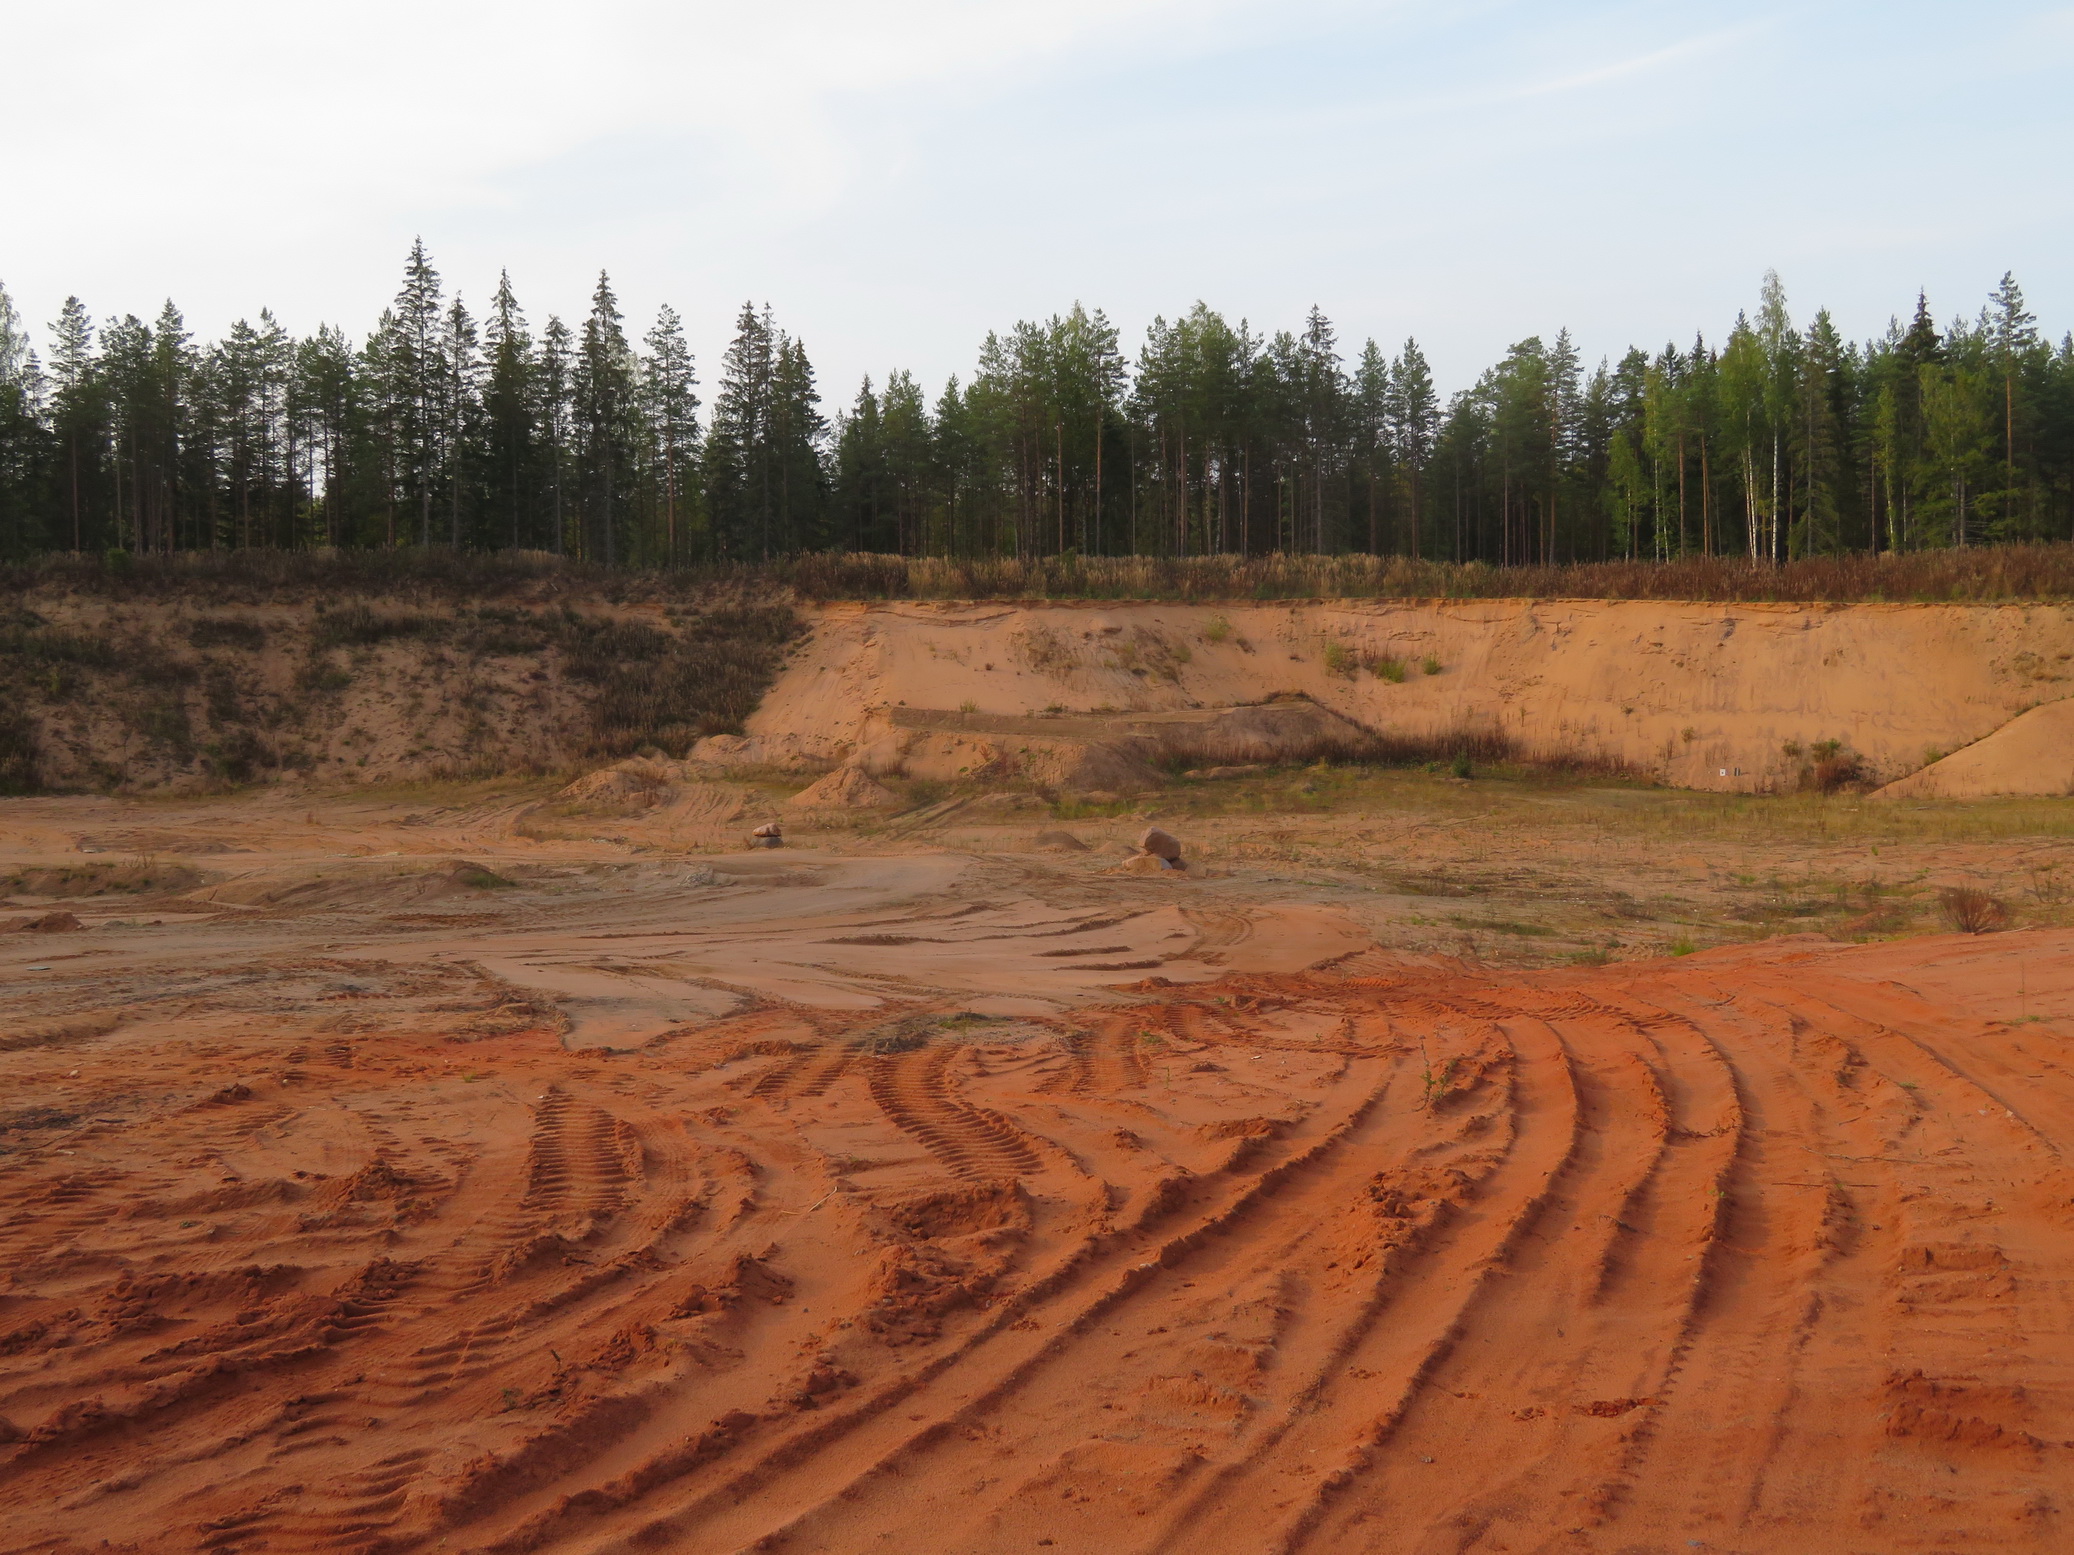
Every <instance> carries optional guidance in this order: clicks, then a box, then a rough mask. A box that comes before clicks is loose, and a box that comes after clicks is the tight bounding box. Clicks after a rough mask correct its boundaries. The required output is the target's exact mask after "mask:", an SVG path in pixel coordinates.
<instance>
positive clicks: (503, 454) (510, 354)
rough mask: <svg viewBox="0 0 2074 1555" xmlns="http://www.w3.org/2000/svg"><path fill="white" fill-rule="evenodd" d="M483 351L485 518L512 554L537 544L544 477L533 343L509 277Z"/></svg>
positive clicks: (496, 300)
mask: <svg viewBox="0 0 2074 1555" xmlns="http://www.w3.org/2000/svg"><path fill="white" fill-rule="evenodd" d="M483 345H484V356H485V358H486V361H485V367H484V374H483V390H482V412H483V436H482V481H483V509H484V517H485V519H486V520H487V521H488V523H489V524H490V526H491V529H492V532H493V533H495V534H496V535H497V536H498V538H500V539H502V538H504V537H505V536H507V535H508V536H509V537H510V543H511V546H512V548H513V549H514V550H516V549H519V548H521V547H523V546H525V545H527V544H529V543H531V542H535V541H537V540H538V539H539V538H540V536H539V534H538V532H537V523H538V513H537V507H538V500H539V499H538V491H539V488H540V486H541V484H542V483H543V481H544V479H545V478H546V472H545V471H544V470H543V469H542V468H541V460H540V453H541V442H540V426H539V417H538V411H539V404H538V399H539V391H538V387H537V385H536V382H535V378H536V375H537V373H538V365H537V363H536V362H535V360H534V351H533V337H532V334H531V332H530V331H529V330H528V329H527V328H526V315H525V312H524V311H523V310H522V309H521V308H520V307H519V301H518V297H517V295H516V294H515V293H514V292H513V291H512V289H511V273H510V272H509V271H501V272H499V274H498V277H497V291H496V295H494V296H493V297H492V298H491V299H490V311H489V315H488V316H487V317H486V318H485V319H484V321H483Z"/></svg>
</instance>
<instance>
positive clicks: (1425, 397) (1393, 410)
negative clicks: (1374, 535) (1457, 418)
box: [1385, 338, 1440, 556]
mask: <svg viewBox="0 0 2074 1555" xmlns="http://www.w3.org/2000/svg"><path fill="white" fill-rule="evenodd" d="M1385 409H1386V415H1387V419H1388V422H1389V428H1390V442H1391V450H1392V452H1393V453H1394V454H1395V456H1396V463H1397V468H1398V470H1399V471H1401V472H1402V474H1403V477H1404V481H1405V484H1406V497H1407V509H1408V512H1409V514H1410V518H1411V544H1410V547H1409V549H1410V553H1411V554H1412V555H1413V556H1423V555H1425V541H1424V536H1423V533H1422V525H1423V520H1424V512H1425V497H1424V489H1423V484H1424V478H1425V470H1426V463H1427V461H1428V460H1429V459H1430V458H1431V457H1432V455H1433V439H1434V435H1435V433H1436V431H1437V429H1438V427H1439V422H1440V400H1439V398H1438V396H1436V395H1435V394H1434V392H1433V371H1432V369H1431V368H1430V367H1428V366H1427V364H1426V356H1425V353H1424V352H1422V351H1421V350H1420V349H1419V343H1418V342H1417V341H1416V340H1412V339H1409V338H1407V339H1406V340H1405V342H1404V348H1403V349H1402V350H1401V351H1399V352H1398V353H1397V360H1396V361H1395V362H1394V363H1393V364H1392V365H1391V368H1390V397H1389V400H1388V401H1387V403H1386V407H1385Z"/></svg>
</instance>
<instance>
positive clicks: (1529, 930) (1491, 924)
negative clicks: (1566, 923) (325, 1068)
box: [1448, 918, 1556, 939]
mask: <svg viewBox="0 0 2074 1555" xmlns="http://www.w3.org/2000/svg"><path fill="white" fill-rule="evenodd" d="M1448 921H1449V922H1450V923H1452V924H1454V926H1455V927H1456V928H1458V929H1489V930H1491V931H1492V932H1493V933H1495V934H1520V935H1527V936H1530V937H1533V938H1536V939H1543V938H1547V937H1548V936H1550V935H1553V934H1554V933H1555V932H1556V931H1555V930H1554V929H1552V928H1550V927H1549V926H1548V925H1547V924H1545V923H1521V922H1520V921H1518V920H1517V919H1514V918H1450V919H1449V920H1448Z"/></svg>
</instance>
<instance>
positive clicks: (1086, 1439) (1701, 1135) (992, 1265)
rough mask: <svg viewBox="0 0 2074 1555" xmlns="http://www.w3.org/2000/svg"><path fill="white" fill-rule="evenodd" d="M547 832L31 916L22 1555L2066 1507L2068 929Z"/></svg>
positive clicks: (1515, 1546) (1680, 1521)
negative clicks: (1903, 924) (1916, 924)
mask: <svg viewBox="0 0 2074 1555" xmlns="http://www.w3.org/2000/svg"><path fill="white" fill-rule="evenodd" d="M68 805H70V806H71V808H69V809H68V808H67V806H68ZM78 809H79V807H78V805H77V804H75V803H73V802H64V803H59V802H43V801H38V802H35V803H34V804H31V805H28V806H25V807H24V808H23V809H22V810H20V811H17V812H11V814H14V815H19V816H21V817H24V819H23V820H22V821H21V822H20V823H19V825H18V829H17V830H16V832H15V833H14V835H15V836H16V837H17V838H18V839H30V838H32V837H34V836H36V835H41V833H39V832H38V831H37V828H38V827H39V826H44V825H48V824H51V823H50V822H49V821H48V820H47V819H45V820H39V819H38V817H48V816H57V815H64V816H67V817H71V818H72V819H73V820H76V819H77V812H78ZM500 816H501V819H498V818H495V817H500ZM515 824H516V822H515V820H514V817H513V815H512V814H511V813H510V812H509V811H508V810H507V811H501V812H500V811H495V810H494V809H493V810H492V811H491V812H490V814H489V816H488V817H486V816H482V815H477V816H473V817H470V816H461V817H458V818H454V819H453V820H452V821H451V824H450V826H449V827H448V828H447V829H445V830H442V829H441V828H440V827H438V826H434V825H430V824H422V825H417V826H409V827H402V826H399V827H395V828H393V829H391V830H389V831H388V832H386V833H384V834H382V835H380V836H379V838H378V841H379V842H380V843H382V844H393V843H395V842H396V841H397V840H398V839H399V838H402V837H406V836H423V837H424V842H423V844H422V846H423V847H424V848H425V849H426V851H427V852H428V853H436V850H437V849H439V848H441V847H447V848H451V847H452V846H453V844H454V839H455V837H456V836H457V835H462V834H466V835H468V836H470V837H472V838H473V839H474V840H475V841H476V842H477V843H479V844H481V845H482V846H483V848H484V849H486V850H488V851H486V852H485V853H484V855H483V856H484V857H486V858H487V859H488V860H489V861H490V862H491V863H492V864H493V865H494V866H495V867H497V868H501V869H505V870H507V871H508V872H510V873H511V874H512V875H514V876H515V877H516V878H518V881H519V883H518V884H517V885H515V886H512V887H509V888H498V889H496V890H493V891H492V890H483V889H476V888H469V887H466V886H463V885H458V884H456V883H455V882H454V881H453V880H452V879H450V878H449V877H448V876H447V875H445V874H442V873H440V872H439V871H438V870H436V869H435V870H430V871H428V870H427V869H426V868H425V864H426V862H427V861H426V860H419V861H418V868H417V871H416V872H415V873H405V872H402V871H401V870H400V868H399V864H398V861H397V860H396V859H394V858H392V859H387V860H385V859H383V858H380V857H372V856H371V857H365V858H360V859H348V858H342V857H340V852H341V849H340V848H339V846H338V838H340V837H343V836H344V835H349V834H350V830H349V828H347V827H345V826H343V825H342V824H341V823H339V822H338V821H337V819H336V818H335V817H334V818H329V819H327V817H325V816H321V815H318V814H317V813H316V812H315V811H312V812H311V817H310V818H308V819H305V818H303V817H301V816H300V814H299V813H298V814H296V815H293V816H291V815H290V814H288V812H287V810H286V807H284V806H281V805H274V806H271V807H252V808H247V809H243V810H238V811H234V812H230V813H227V814H226V816H225V818H224V820H223V821H222V823H220V828H219V829H220V831H221V833H222V835H223V837H224V838H225V839H228V838H231V837H236V838H238V839H239V841H238V843H237V845H238V846H242V847H244V848H247V849H249V850H250V851H249V852H248V853H246V854H244V855H242V856H234V855H221V856H219V858H218V860H217V861H216V862H217V863H219V864H221V863H223V862H225V861H227V860H231V859H233V858H236V859H237V860H238V861H239V862H240V863H242V864H243V865H244V866H245V870H244V873H243V875H242V876H241V878H242V879H243V881H244V887H243V889H241V890H232V889H231V888H230V886H229V885H225V886H219V887H216V888H213V893H212V894H209V895H205V896H204V897H202V898H199V899H188V900H185V902H184V905H183V904H182V903H180V902H173V901H166V902H160V903H156V904H151V905H150V906H149V907H148V908H147V909H145V910H143V911H139V910H138V909H137V908H136V907H135V906H134V905H133V904H132V905H129V906H127V907H125V908H122V909H120V910H121V911H123V912H125V913H127V914H128V915H129V916H131V917H141V918H143V919H144V920H145V922H146V923H147V925H155V926H147V927H139V928H133V929H125V928H121V927H117V926H112V924H111V921H110V920H112V919H114V918H115V917H116V913H117V911H118V909H115V908H113V907H111V906H110V905H109V904H98V905H96V904H81V914H82V916H83V917H84V918H85V919H86V920H87V921H88V922H89V924H90V925H94V924H98V925H101V926H99V927H89V929H87V930H83V931H81V932H79V933H77V934H68V935H41V934H21V935H10V936H5V937H4V938H0V1000H4V1003H0V1011H4V1015H5V1025H4V1036H0V1073H4V1075H5V1078H6V1087H5V1093H4V1094H5V1096H6V1099H7V1100H6V1111H5V1115H4V1118H0V1125H4V1133H0V1145H4V1146H5V1151H6V1153H5V1154H0V1184H4V1206H5V1208H4V1212H0V1248H4V1252H5V1260H4V1263H0V1271H4V1272H0V1417H4V1419H5V1421H6V1422H7V1424H6V1426H5V1428H4V1429H0V1436H4V1438H5V1441H6V1444H5V1445H4V1446H0V1487H4V1493H5V1500H6V1504H7V1506H8V1508H9V1517H8V1519H7V1522H6V1524H5V1525H4V1528H0V1551H20V1552H25V1555H26V1552H29V1551H36V1552H39V1555H83V1552H85V1551H90V1550H97V1549H102V1548H116V1549H129V1550H137V1551H151V1552H168V1555H170V1552H175V1551H179V1552H187V1551H195V1550H208V1551H217V1552H230V1551H254V1552H256V1551H260V1550H267V1551H276V1552H281V1551H317V1550H333V1551H336V1550H360V1551H403V1550H417V1549H423V1550H435V1549H437V1550H451V1551H461V1550H474V1551H485V1552H487V1551H500V1552H504V1551H514V1552H515V1551H520V1550H533V1549H541V1550H565V1551H593V1552H604V1551H628V1552H630V1551H636V1550H651V1549H667V1550H671V1551H681V1552H685V1555H705V1552H716V1555H717V1552H724V1551H736V1550H742V1549H747V1548H758V1549H766V1550H783V1551H796V1552H808V1551H823V1552H831V1555H834V1552H840V1555H853V1552H864V1551H876V1550H900V1551H912V1552H917V1555H934V1552H943V1555H950V1552H953V1551H962V1552H986V1555H992V1552H995V1551H1010V1550H1015V1551H1020V1550H1031V1549H1038V1548H1049V1549H1054V1550H1057V1551H1061V1552H1068V1551H1083V1552H1088V1555H1094V1552H1101V1555H1112V1552H1124V1551H1133V1552H1153V1551H1169V1550H1181V1551H1195V1550H1205V1549H1212V1550H1217V1551H1219V1552H1225V1551H1230V1552H1235V1555H1236V1552H1255V1551H1259V1552H1265V1551H1284V1550H1303V1551H1314V1552H1337V1551H1348V1552H1353V1551H1389V1552H1392V1555H1396V1552H1428V1551H1469V1550H1474V1551H1501V1550H1510V1551H1527V1550H1549V1551H1554V1550H1583V1551H1601V1552H1605V1555H1616V1552H1635V1551H1652V1552H1655V1551H1675V1550H1684V1549H1688V1548H1694V1547H1700V1548H1709V1549H1723V1550H1742V1551H1793V1552H1819V1555H1828V1552H1835V1555H1844V1552H1862V1551H1880V1552H1887V1551H1901V1550H1911V1549H1922V1550H1959V1549H1964V1550H2024V1551H2049V1550H2059V1549H2064V1548H2066V1547H2067V1545H2068V1542H2069V1539H2070V1537H2074V1535H2070V1531H2069V1529H2068V1527H2067V1526H2066V1522H2067V1517H2068V1515H2069V1513H2068V1510H2067V1509H2066V1506H2065V1503H2066V1496H2067V1491H2066V1487H2067V1485H2068V1484H2069V1483H2074V1446H2070V1445H2069V1442H2070V1438H2074V1376H2070V1363H2074V1349H2070V1346H2069V1342H2068V1338H2067V1335H2068V1333H2069V1319H2070V1316H2074V1314H2070V1311H2069V1294H2068V1293H2069V1290H2070V1289H2074V1283H2070V1275H2074V1244H2070V1242H2069V1239H2068V1237H2067V1226H2068V1216H2069V1213H2070V1211H2069V1205H2070V1203H2074V1175H2070V1173H2069V1171H2068V1168H2067V1165H2066V1155H2067V1152H2068V1151H2069V1150H2070V1149H2074V1065H2070V1064H2069V1062H2068V1060H2067V1057H2066V1047H2067V1038H2068V1037H2069V1035H2074V1024H2070V1021H2074V935H2070V934H2069V933H2067V932H2064V931H2058V930H2035V931H2025V932H2019V933H2011V934H2005V935H1997V936H1992V937H1989V938H1985V939H1980V940H1967V939H1957V938H1932V939H1919V940H1908V941H1897V942H1893V943H1889V944H1883V945H1871V946H1862V947H1852V946H1841V945H1834V944H1829V943H1827V942H1823V941H1819V940H1815V939H1812V938H1810V939H1801V940H1785V941H1773V942H1770V943H1767V944H1762V945H1757V946H1754V947H1748V948H1743V949H1737V950H1726V951H1717V952H1711V953H1707V954H1703V955H1699V956H1694V957H1690V958H1686V959H1683V960H1655V961H1640V962H1630V963H1617V964H1614V965H1610V966H1605V967H1598V968H1587V969H1574V970H1568V971H1561V972H1540V973H1520V972H1505V971H1499V970H1494V969H1490V968H1479V967H1475V966H1469V965H1462V964H1458V963H1452V962H1446V961H1442V960H1439V959H1436V958H1432V957H1426V958H1417V957H1410V956H1405V955H1401V954H1394V953H1390V952H1386V951H1383V950H1379V949H1364V948H1362V947H1363V946H1364V945H1366V944H1367V936H1366V934H1364V933H1361V932H1358V931H1356V930H1355V929H1354V928H1353V926H1352V923H1351V921H1350V920H1349V919H1347V918H1346V917H1344V916H1342V915H1341V914H1339V913H1337V912H1335V911H1332V910H1329V909H1324V908H1316V907H1312V908H1308V909H1307V908H1304V907H1303V906H1302V904H1300V903H1290V902H1286V901H1267V900H1262V899H1257V897H1256V896H1249V894H1248V892H1249V890H1250V888H1249V887H1248V886H1247V884H1246V882H1245V881H1244V880H1243V879H1240V880H1234V881H1230V882H1226V883H1223V884H1221V885H1219V887H1218V888H1217V889H1216V890H1215V891H1214V892H1213V891H1210V890H1201V891H1197V892H1195V893H1193V894H1191V892H1190V890H1189V889H1187V888H1186V887H1184V886H1182V885H1181V884H1180V883H1178V882H1177V883H1174V884H1172V885H1170V884H1169V883H1167V882H1162V881H1158V880H1147V879H1138V878H1134V877H1116V876H1108V875H1100V874H1097V873H1094V872H1093V871H1094V870H1096V869H1098V868H1099V865H1098V864H1093V863H1086V862H1082V861H1078V860H1071V859H1068V860H1062V861H1057V862H1049V861H1046V860H1044V859H1041V858H1037V857H1032V856H1025V857H1020V858H1018V857H1010V856H1005V855H996V856H981V855H974V854H958V853H949V852H944V851H920V852H914V853H910V854H907V855H900V854H898V853H889V854H886V855H884V856H876V857H866V856H862V855H860V856H854V857H843V856H839V855H836V854H833V853H824V854H818V855H806V854H772V855H759V856H753V857H752V856H744V857H732V858H730V857H711V858H702V859H692V860H682V861H679V860H675V859H664V858H653V857H649V858H641V857H631V856H626V855H624V854H615V853H614V852H613V851H612V850H610V849H603V850H601V849H600V848H598V847H597V846H595V845H593V846H592V847H591V848H590V849H589V850H588V853H587V854H586V853H585V851H584V850H583V849H582V848H580V847H579V846H578V845H576V844H574V843H566V844H564V843H552V842H546V843H539V842H536V843H531V844H528V845H526V846H525V847H523V848H521V847H519V846H517V845H516V844H515V843H513V842H512V841H511V839H512V838H513V837H514V836H515V835H516V834H515V833H514V832H513V831H512V829H511V828H512V827H513V826H514V825H515ZM192 830H194V831H197V832H200V831H204V830H207V827H206V826H205V825H203V824H202V823H200V822H197V823H196V824H195V825H194V827H193V828H192ZM327 833H330V834H332V836H333V840H332V841H331V842H329V843H316V842H312V841H310V840H309V836H308V834H318V835H325V834H327ZM97 835H98V834H97ZM364 835H371V834H365V833H364ZM500 836H501V837H502V838H503V839H504V841H503V843H501V844H500V842H499V838H500ZM21 845H22V846H24V848H25V850H26V849H27V844H26V843H23V844H21ZM500 849H501V851H499V850H500ZM384 851H391V852H393V851H394V849H393V848H385V849H384ZM233 884H235V882H233ZM233 898H243V899H242V900H236V899H233ZM1693 1541H1698V1542H1697V1544H1695V1543H1694V1542H1693Z"/></svg>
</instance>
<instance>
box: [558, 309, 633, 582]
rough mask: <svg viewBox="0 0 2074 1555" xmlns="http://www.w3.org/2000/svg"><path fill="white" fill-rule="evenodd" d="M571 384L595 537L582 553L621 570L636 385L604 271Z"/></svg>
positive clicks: (581, 474) (589, 526)
mask: <svg viewBox="0 0 2074 1555" xmlns="http://www.w3.org/2000/svg"><path fill="white" fill-rule="evenodd" d="M574 369H575V371H574V374H573V377H572V380H571V385H570V387H571V397H572V403H573V406H574V410H575V437H576V452H577V470H576V479H577V486H578V489H579V491H580V492H581V493H582V504H583V514H584V532H585V533H586V534H589V535H594V536H595V537H596V540H595V542H593V543H594V545H595V547H596V548H595V549H588V550H587V551H586V554H589V555H593V556H596V557H598V558H599V559H601V560H602V561H603V562H604V563H605V565H606V566H608V567H616V566H617V565H619V559H620V551H621V546H622V541H623V540H624V539H626V538H627V537H626V536H624V535H623V534H622V532H621V531H622V529H623V527H624V522H625V518H626V511H625V510H626V504H627V495H628V493H629V491H630V490H631V489H632V485H633V477H634V442H635V436H634V434H635V415H636V410H637V407H636V403H635V386H634V358H633V352H632V350H631V349H629V347H628V345H627V338H626V332H625V330H624V329H622V328H621V327H620V313H619V301H618V299H617V298H616V297H614V296H613V294H612V282H611V279H610V277H608V276H607V275H606V274H605V272H604V271H602V270H600V271H599V272H598V284H597V286H596V287H595V288H594V289H593V290H592V292H591V311H590V314H589V316H588V317H587V318H585V319H584V321H583V336H582V340H581V343H580V345H579V347H578V349H577V353H576V360H575V363H574Z"/></svg>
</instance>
